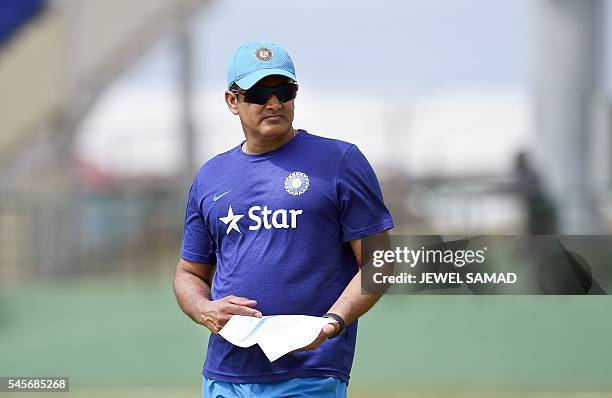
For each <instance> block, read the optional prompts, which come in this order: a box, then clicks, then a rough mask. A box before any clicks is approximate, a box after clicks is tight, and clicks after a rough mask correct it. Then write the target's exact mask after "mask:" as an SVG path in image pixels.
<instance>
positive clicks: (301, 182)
mask: <svg viewBox="0 0 612 398" xmlns="http://www.w3.org/2000/svg"><path fill="white" fill-rule="evenodd" d="M308 187H310V179H309V178H308V176H307V175H306V174H305V173H302V172H301V171H296V172H293V173H291V174H289V175H288V176H287V179H286V180H285V191H287V193H288V194H289V195H294V196H298V195H301V194H303V193H304V192H306V191H308Z"/></svg>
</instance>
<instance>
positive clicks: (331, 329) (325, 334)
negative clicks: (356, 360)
mask: <svg viewBox="0 0 612 398" xmlns="http://www.w3.org/2000/svg"><path fill="white" fill-rule="evenodd" d="M339 331H340V325H338V322H333V323H328V324H327V325H324V326H323V329H321V332H320V333H319V335H318V336H317V338H316V339H315V341H313V342H312V343H310V344H308V345H307V346H306V347H303V348H300V349H299V350H295V351H293V352H302V351H310V350H315V349H317V348H319V346H320V345H321V344H323V342H324V341H325V340H327V339H329V338H330V337H332V336H334V335H335V334H336V333H338V332H339Z"/></svg>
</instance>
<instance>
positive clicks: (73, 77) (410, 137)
mask: <svg viewBox="0 0 612 398" xmlns="http://www.w3.org/2000/svg"><path fill="white" fill-rule="evenodd" d="M611 12H612V11H611V7H609V2H608V1H606V0H573V1H572V0H567V1H559V0H536V1H528V0H516V1H504V0H495V1H491V0H456V1H452V2H448V1H446V0H433V1H428V2H422V1H418V0H408V1H406V0H403V1H402V0H385V1H383V2H379V3H376V4H374V3H372V2H366V1H358V2H355V1H348V0H342V1H336V2H328V1H325V0H311V1H308V2H295V3H291V4H288V3H287V2H286V1H281V0H262V1H258V2H244V1H240V0H224V1H213V0H205V1H203V0H130V1H129V2H125V1H119V0H88V1H76V0H47V1H44V0H3V1H2V2H0V104H1V107H0V109H2V114H1V117H0V376H9V375H36V374H38V375H49V374H57V375H65V376H70V377H71V378H72V380H73V385H74V394H77V395H78V394H81V395H83V396H91V395H92V394H94V393H97V394H101V395H109V396H115V397H116V396H121V394H122V393H125V394H126V396H130V397H132V396H137V395H138V394H142V395H143V396H144V395H146V396H148V397H151V396H156V395H155V394H156V393H158V394H159V395H160V396H168V395H172V396H191V395H193V393H194V391H196V390H197V388H198V387H197V386H198V384H199V382H200V376H199V374H198V371H197V370H198V368H199V367H200V366H201V363H200V361H201V358H203V355H202V352H192V351H191V350H190V349H189V347H194V346H198V342H200V343H201V346H202V350H204V349H205V347H204V341H205V335H204V331H202V330H196V329H194V328H193V325H192V324H191V323H190V322H188V321H187V320H185V319H183V317H182V316H181V314H180V313H179V311H178V310H177V308H176V305H175V303H174V298H173V296H172V292H171V277H172V274H173V272H174V267H175V264H176V262H177V260H178V249H179V244H180V239H181V236H182V230H181V228H182V225H183V217H184V209H185V200H186V196H185V193H186V189H187V187H188V184H189V183H190V182H191V181H192V179H193V176H194V174H195V172H196V171H197V169H198V167H199V166H200V165H201V164H202V163H203V162H204V161H205V160H207V159H209V158H210V157H212V156H214V155H215V154H217V153H220V152H223V151H225V150H227V149H229V148H231V147H233V146H236V145H237V144H238V143H239V142H240V141H241V140H242V139H243V137H242V135H241V132H240V131H239V129H236V127H235V126H236V125H235V120H233V119H232V115H231V114H230V113H229V112H228V111H227V109H226V106H225V103H224V101H223V90H224V73H225V62H226V60H227V59H229V57H230V54H231V52H232V50H233V49H234V48H236V47H237V46H238V45H240V44H241V43H245V42H248V41H252V40H259V39H261V40H268V39H270V40H276V41H278V42H279V43H280V44H282V45H283V46H284V47H285V48H287V50H288V51H289V52H290V53H291V54H292V55H293V56H294V58H295V59H294V60H295V62H296V64H297V65H300V68H299V69H298V70H297V75H298V79H299V81H300V91H299V94H298V98H297V99H296V105H297V106H298V107H299V108H300V111H299V112H298V118H296V120H295V126H296V128H304V129H307V130H308V131H311V132H313V133H315V134H318V135H322V136H326V135H328V136H332V137H337V138H341V139H342V138H344V139H346V140H348V141H351V142H354V143H355V144H357V145H358V146H359V147H360V149H361V150H362V151H363V152H364V154H365V155H366V156H367V157H368V159H369V160H370V161H371V163H372V165H373V167H374V168H375V169H376V172H377V175H378V176H379V178H380V179H381V183H382V188H383V193H384V195H385V199H386V201H387V203H388V204H389V206H390V210H391V212H392V213H393V215H394V220H395V221H396V229H395V231H394V232H395V233H405V234H444V235H451V234H460V235H470V234H519V233H524V232H528V233H553V232H558V233H571V234H594V233H607V232H609V231H610V225H611V224H610V218H611V214H612V198H611V197H610V179H611V176H610V172H611V169H612V168H611V165H610V159H611V157H610V149H611V147H612V142H611V140H610V133H611V131H610V129H611V127H610V124H609V122H608V120H609V114H610V88H611V86H610V76H611V72H612V69H610V67H609V62H608V54H609V51H608V50H609V47H610V43H612V40H609V39H610V37H611V33H612V32H610V29H609V27H608V26H609V24H608V23H607V21H609V20H610V17H611V15H610V14H611ZM526 153H528V154H529V158H527V155H525V154H526ZM517 154H518V155H517ZM440 299H442V300H440ZM451 299H452V300H451ZM468 299H469V298H467V299H466V298H462V297H452V298H448V299H446V298H439V297H434V298H431V297H418V299H414V298H410V299H408V298H406V297H398V296H396V297H386V298H385V299H384V300H383V301H382V302H381V303H380V304H379V305H378V306H377V308H376V309H374V310H373V311H372V314H369V315H368V317H367V318H366V319H365V320H364V322H363V325H362V327H361V329H360V339H363V340H365V341H361V342H360V343H359V346H360V347H363V348H360V349H361V351H360V352H357V359H356V361H355V369H354V372H353V375H354V378H355V382H354V383H352V384H351V389H352V391H351V394H353V396H357V397H359V396H369V395H368V394H370V392H371V391H372V390H373V389H372V388H371V386H372V385H377V386H380V385H385V386H388V392H389V393H388V396H406V395H407V394H408V391H417V390H418V391H420V392H431V391H447V393H440V394H442V396H452V395H453V394H449V393H448V391H453V386H473V387H470V388H473V389H475V390H485V391H488V392H490V391H505V390H513V391H516V390H517V389H520V390H522V391H533V392H538V391H540V392H542V391H545V392H550V391H564V392H567V391H585V390H598V391H602V390H605V391H610V390H611V389H612V384H611V382H610V379H609V374H610V373H611V371H612V370H611V368H610V364H609V363H608V362H609V361H607V362H606V361H604V360H603V359H602V358H606V357H609V356H610V355H612V352H611V351H610V350H611V349H612V348H611V347H610V345H609V344H605V343H604V342H605V341H607V340H606V337H605V336H608V335H609V334H610V333H612V322H610V321H608V320H607V319H609V318H610V317H602V316H598V314H603V313H609V310H610V305H609V304H607V303H605V302H601V301H599V302H597V303H594V302H593V301H589V300H586V299H585V300H580V301H570V302H568V301H563V300H561V299H557V298H556V299H554V300H551V301H547V302H545V303H544V302H539V301H537V302H536V301H533V300H532V299H530V298H527V297H524V298H516V299H514V300H512V301H502V300H499V299H497V298H496V299H486V298H480V300H479V301H478V303H475V301H473V300H472V301H470V300H468ZM378 324H385V325H389V330H388V331H384V332H382V331H380V330H378V329H377V328H376V327H375V326H373V325H378ZM368 325H370V326H368ZM586 329H588V331H587V330H586ZM560 330H563V333H559V331H560ZM406 331H408V332H410V336H412V337H411V342H407V341H406V338H405V332H406ZM449 334H452V335H453V336H454V339H451V340H452V341H451V340H449V339H448V335H449ZM585 335H588V336H589V339H588V341H584V336H585ZM381 336H384V341H380V337H381ZM491 336H495V338H492V337H491ZM36 341H38V342H39V343H37V344H35V343H34V342H36ZM415 341H418V342H419V344H415V343H414V342H415ZM456 341H462V342H463V344H460V345H456V344H455V343H454V342H456ZM575 342H583V343H584V345H581V344H577V343H575ZM600 343H601V344H600ZM403 344H406V349H405V350H404V349H402V347H404V345H403ZM559 347H565V348H564V349H560V348H559ZM474 352H478V354H474ZM534 352H536V353H538V355H537V356H536V358H533V356H534V355H533V353H534ZM527 357H529V358H531V359H530V360H529V361H526V360H525V358H527ZM118 358H121V364H118V361H119V360H118ZM365 359H368V361H366V360H365ZM366 362H367V363H370V364H376V366H373V365H368V364H367V363H366ZM458 369H460V370H461V371H458ZM465 388H467V387H465ZM107 390H109V391H107ZM195 393H197V392H195ZM394 394H395V395H394ZM436 394H437V393H436ZM445 394H446V395H445ZM75 396H76V395H75ZM435 396H437V395H435Z"/></svg>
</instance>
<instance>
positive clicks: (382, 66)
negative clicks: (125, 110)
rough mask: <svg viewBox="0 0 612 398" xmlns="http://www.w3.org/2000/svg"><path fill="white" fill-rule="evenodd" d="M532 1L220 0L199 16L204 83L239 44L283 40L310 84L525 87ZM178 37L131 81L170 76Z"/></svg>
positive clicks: (385, 89) (215, 82)
mask: <svg viewBox="0 0 612 398" xmlns="http://www.w3.org/2000/svg"><path fill="white" fill-rule="evenodd" d="M530 11H531V10H530V6H529V2H528V1H526V0H511V1H508V0H495V1H492V0H453V1H447V0H430V1H417V0H403V1H392V0H381V1H376V2H372V1H368V2H365V1H361V2H356V1H348V0H338V1H327V0H309V1H305V2H287V1H280V0H262V1H257V2H251V1H241V0H223V1H212V2H211V4H210V6H209V7H207V8H206V10H205V11H204V12H203V13H202V14H201V15H200V16H199V17H198V18H197V19H196V23H195V32H196V41H197V42H196V52H197V63H196V71H197V78H198V83H199V85H206V86H209V88H211V87H216V86H221V88H222V85H223V84H224V82H225V66H226V63H227V60H228V59H229V57H230V56H231V54H232V52H233V51H234V50H235V48H236V47H238V46H239V45H241V44H243V43H245V42H248V41H252V40H275V41H277V42H279V43H280V44H281V45H283V46H284V47H285V48H286V49H287V50H288V51H289V52H290V54H292V56H293V58H294V62H295V63H296V69H297V75H298V80H299V82H300V84H301V85H302V86H308V87H313V88H315V89H317V90H320V89H330V88H331V89H332V90H333V91H336V90H345V91H359V92H362V91H363V90H364V89H366V90H368V91H375V92H379V93H389V92H396V93H403V92H406V91H408V92H409V93H415V94H418V93H421V92H425V91H431V90H440V89H444V88H448V87H449V86H455V87H461V86H473V85H479V86H490V85H504V86H519V87H517V88H523V89H524V88H526V85H527V84H528V80H529V69H528V66H529V65H528V56H529V51H530V48H529V46H528V44H529V29H530V26H531V23H530V22H531V21H530V18H531V12H530ZM169 51H171V49H170V47H169V46H168V43H166V44H165V45H161V46H159V47H158V48H157V50H156V51H154V52H153V53H152V55H151V56H150V57H148V58H147V60H146V61H145V62H141V63H140V65H139V67H138V68H134V69H132V71H131V73H130V75H129V79H128V80H131V81H132V82H134V83H136V82H138V83H146V84H157V83H159V82H161V81H163V80H164V79H165V80H167V76H168V73H167V72H168V68H173V67H174V66H173V64H172V63H173V60H172V59H171V57H168V52H169Z"/></svg>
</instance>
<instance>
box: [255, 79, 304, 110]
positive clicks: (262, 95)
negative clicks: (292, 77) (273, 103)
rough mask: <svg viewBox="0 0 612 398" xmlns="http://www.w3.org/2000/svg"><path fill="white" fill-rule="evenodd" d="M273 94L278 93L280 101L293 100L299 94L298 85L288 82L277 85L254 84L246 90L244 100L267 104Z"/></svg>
mask: <svg viewBox="0 0 612 398" xmlns="http://www.w3.org/2000/svg"><path fill="white" fill-rule="evenodd" d="M272 94H274V95H276V97H277V98H278V100H279V101H280V102H287V101H291V100H292V99H294V98H295V97H296V95H297V85H296V84H292V83H286V84H281V85H280V86H276V87H262V86H254V87H251V88H250V89H248V90H246V92H245V94H244V100H245V102H248V103H251V104H258V105H265V103H266V102H268V100H269V99H270V97H271V96H272Z"/></svg>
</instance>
